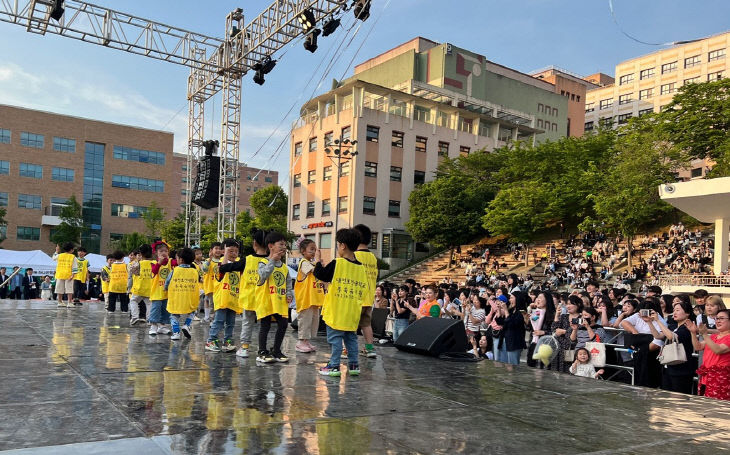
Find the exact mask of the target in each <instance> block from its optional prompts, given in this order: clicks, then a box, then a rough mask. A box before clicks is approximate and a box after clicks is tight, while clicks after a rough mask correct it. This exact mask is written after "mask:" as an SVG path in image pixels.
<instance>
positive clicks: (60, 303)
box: [58, 301, 66, 308]
mask: <svg viewBox="0 0 730 455" xmlns="http://www.w3.org/2000/svg"><path fill="white" fill-rule="evenodd" d="M58 308H66V304H65V303H63V301H60V302H58Z"/></svg>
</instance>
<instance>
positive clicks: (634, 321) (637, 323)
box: [624, 313, 667, 346]
mask: <svg viewBox="0 0 730 455" xmlns="http://www.w3.org/2000/svg"><path fill="white" fill-rule="evenodd" d="M658 317H659V319H661V321H662V323H663V324H664V325H667V322H666V321H665V320H664V318H663V317H661V316H658ZM624 321H628V322H629V324H631V325H633V326H634V328H635V329H636V331H637V332H639V333H645V334H649V335H651V329H650V328H649V324H647V323H646V321H644V320H643V319H641V316H640V315H639V313H634V314H632V315H631V316H629V317H628V318H626V319H624ZM652 324H653V325H654V328H655V329H656V331H657V332H659V333H662V327H661V326H660V325H659V322H658V321H653V322H652ZM652 343H654V344H655V345H657V346H664V340H658V339H656V338H654V340H652Z"/></svg>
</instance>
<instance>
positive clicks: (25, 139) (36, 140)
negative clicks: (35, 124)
mask: <svg viewBox="0 0 730 455" xmlns="http://www.w3.org/2000/svg"><path fill="white" fill-rule="evenodd" d="M20 145H22V146H24V147H33V148H37V149H42V148H43V135H42V134H33V133H25V132H23V133H20Z"/></svg>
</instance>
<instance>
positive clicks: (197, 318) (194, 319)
mask: <svg viewBox="0 0 730 455" xmlns="http://www.w3.org/2000/svg"><path fill="white" fill-rule="evenodd" d="M193 321H202V319H200V317H198V315H197V314H196V315H195V316H193Z"/></svg>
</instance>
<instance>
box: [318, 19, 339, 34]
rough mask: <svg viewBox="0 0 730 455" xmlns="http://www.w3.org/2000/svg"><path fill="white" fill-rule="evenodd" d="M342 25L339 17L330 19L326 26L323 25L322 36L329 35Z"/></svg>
mask: <svg viewBox="0 0 730 455" xmlns="http://www.w3.org/2000/svg"><path fill="white" fill-rule="evenodd" d="M339 26H340V20H339V19H330V20H329V21H328V22H327V23H326V24H324V26H322V36H329V35H331V34H333V33H334V32H335V30H337V27H339Z"/></svg>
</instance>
